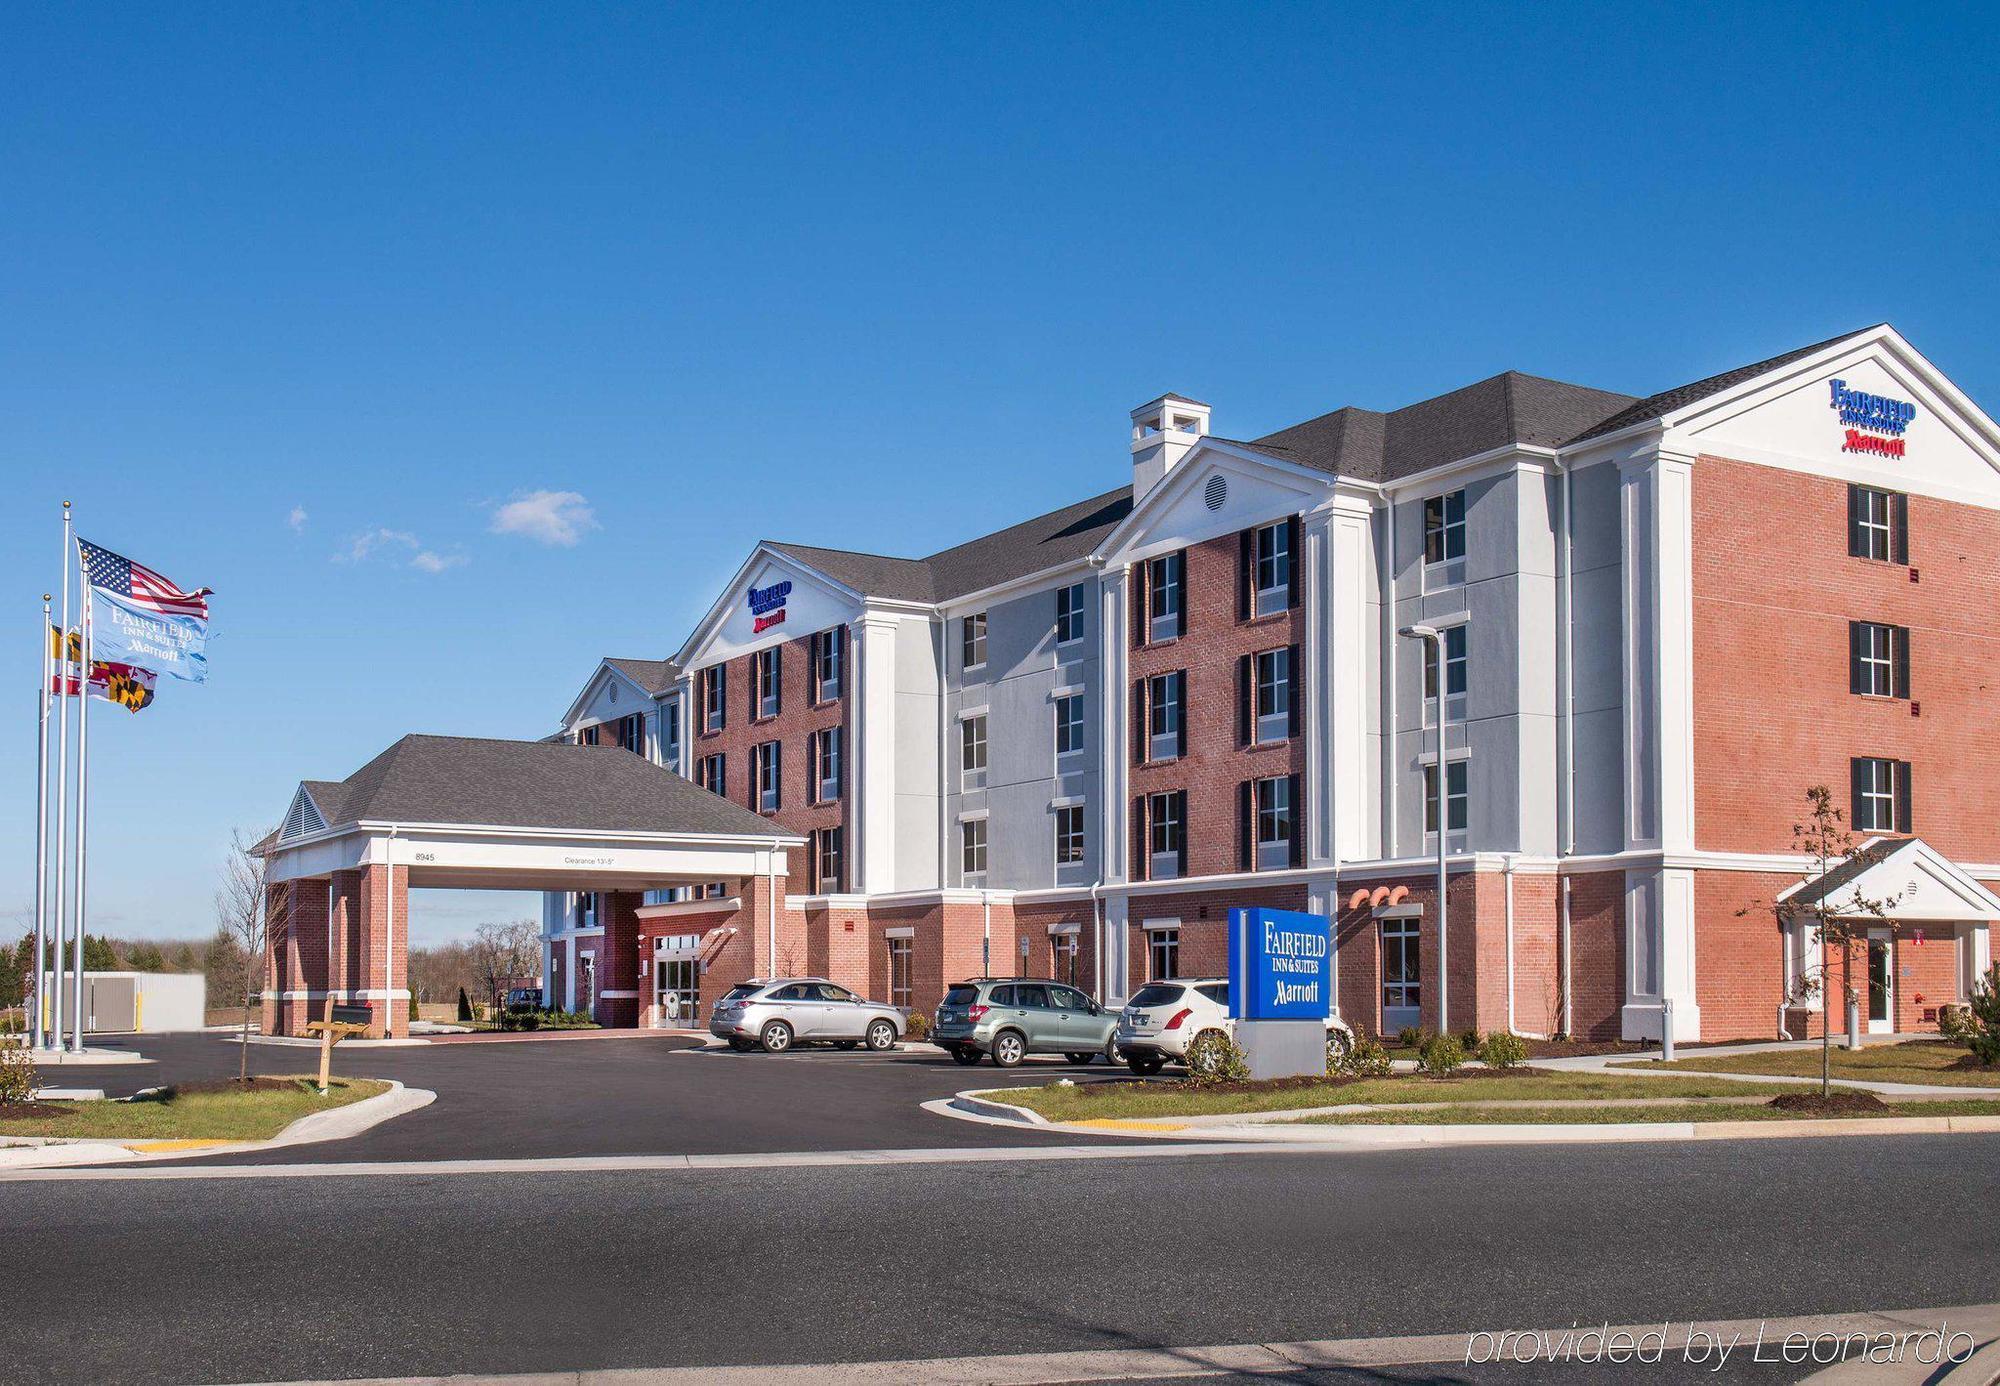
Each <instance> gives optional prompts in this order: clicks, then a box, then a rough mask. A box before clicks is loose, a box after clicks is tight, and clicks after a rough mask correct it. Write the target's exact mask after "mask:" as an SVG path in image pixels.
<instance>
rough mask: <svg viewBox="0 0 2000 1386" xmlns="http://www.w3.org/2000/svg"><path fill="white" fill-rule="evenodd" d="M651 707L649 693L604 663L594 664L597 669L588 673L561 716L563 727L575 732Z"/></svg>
mask: <svg viewBox="0 0 2000 1386" xmlns="http://www.w3.org/2000/svg"><path fill="white" fill-rule="evenodd" d="M652 707H653V695H652V694H651V693H649V692H648V691H647V690H646V689H644V688H642V687H641V686H640V685H639V684H638V682H637V681H636V680H634V679H633V678H632V676H631V675H629V674H627V673H626V672H625V671H624V670H622V669H620V668H619V667H618V666H617V665H615V664H612V663H609V662H606V663H603V664H599V665H598V666H597V672H596V673H594V674H592V675H591V676H590V682H589V683H586V684H585V685H584V686H583V692H581V693H579V694H578V695H577V698H576V701H575V702H573V703H571V704H570V705H569V711H568V712H567V713H566V714H564V716H563V727H564V728H565V729H566V730H569V731H575V730H576V729H577V728H578V727H587V726H589V725H590V724H591V723H593V722H609V721H612V720H614V719H615V718H619V717H626V716H629V715H631V714H632V713H634V712H649V711H651V710H652Z"/></svg>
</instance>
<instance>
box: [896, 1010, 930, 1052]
mask: <svg viewBox="0 0 2000 1386" xmlns="http://www.w3.org/2000/svg"><path fill="white" fill-rule="evenodd" d="M930 1037H931V1018H930V1016H929V1015H928V1014H927V1013H926V1012H923V1011H911V1012H910V1013H909V1014H908V1015H907V1016H905V1017H904V1018H903V1038H904V1039H906V1040H909V1041H910V1042H911V1043H913V1044H922V1043H923V1042H924V1041H925V1040H927V1039H929V1038H930Z"/></svg>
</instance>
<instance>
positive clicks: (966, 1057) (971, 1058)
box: [951, 1044, 979, 1065]
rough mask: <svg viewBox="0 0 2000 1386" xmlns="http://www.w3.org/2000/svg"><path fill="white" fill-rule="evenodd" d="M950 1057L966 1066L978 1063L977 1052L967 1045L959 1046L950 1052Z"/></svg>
mask: <svg viewBox="0 0 2000 1386" xmlns="http://www.w3.org/2000/svg"><path fill="white" fill-rule="evenodd" d="M951 1056H952V1058H954V1059H956V1060H958V1061H959V1062H960V1063H962V1064H966V1065H971V1064H976V1063H978V1062H979V1051H978V1050H977V1049H974V1048H973V1047H972V1046H971V1045H969V1044H961V1045H960V1046H959V1047H958V1048H956V1049H954V1050H952V1051H951Z"/></svg>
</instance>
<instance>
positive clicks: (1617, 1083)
mask: <svg viewBox="0 0 2000 1386" xmlns="http://www.w3.org/2000/svg"><path fill="white" fill-rule="evenodd" d="M1793 1090H1794V1089H1793V1087H1792V1085H1790V1084H1779V1083H1746V1082H1743V1081H1741V1080H1740V1079H1733V1078H1701V1077H1687V1078H1617V1077H1612V1076H1611V1075H1609V1074H1602V1073H1573V1072H1565V1071H1563V1070H1559V1069H1529V1070H1526V1071H1523V1072H1518V1073H1515V1074H1489V1073H1478V1072H1470V1073H1467V1074H1466V1075H1465V1076H1464V1077H1460V1078H1444V1079H1439V1078H1418V1077H1415V1076H1408V1077H1405V1076H1402V1075H1398V1076H1396V1077H1393V1078H1358V1079H1357V1078H1351V1079H1346V1080H1343V1081H1337V1082H1319V1083H1295V1084H1286V1085H1282V1086H1280V1085H1272V1086H1262V1085H1246V1087H1245V1088H1244V1089H1241V1090H1238V1091H1233V1092H1231V1091H1224V1092H1215V1091H1207V1092H1203V1091H1199V1090H1195V1089H1191V1088H1183V1087H1181V1086H1180V1085H1179V1084H1174V1083H1079V1084H1077V1085H1076V1086H1074V1087H1067V1088H1060V1087H1035V1088H1007V1089H1003V1090H1002V1091H999V1092H995V1093H989V1094H987V1095H988V1096H990V1097H992V1098H993V1099H994V1100H995V1101H999V1102H1010V1103H1013V1104H1014V1105H1016V1106H1021V1107H1028V1108H1031V1109H1033V1110H1034V1111H1036V1112H1038V1113H1040V1114H1041V1115H1042V1116H1045V1117H1047V1118H1048V1119H1049V1120H1050V1121H1088V1120H1092V1119H1095V1118H1103V1117H1139V1118H1144V1117H1176V1116H1211V1115H1223V1114H1227V1113H1232V1112H1282V1111H1289V1110H1294V1109H1297V1108H1300V1107H1335V1106H1340V1105H1342V1104H1345V1103H1355V1102H1365V1103H1368V1104H1370V1105H1375V1104H1381V1103H1404V1102H1448V1103H1465V1102H1521V1101H1537V1100H1540V1101H1549V1102H1571V1101H1591V1100H1598V1099H1603V1098H1628V1099H1629V1098H1658V1097H1754V1096H1757V1095H1759V1094H1766V1095H1768V1094H1774V1093H1780V1092H1790V1091H1793Z"/></svg>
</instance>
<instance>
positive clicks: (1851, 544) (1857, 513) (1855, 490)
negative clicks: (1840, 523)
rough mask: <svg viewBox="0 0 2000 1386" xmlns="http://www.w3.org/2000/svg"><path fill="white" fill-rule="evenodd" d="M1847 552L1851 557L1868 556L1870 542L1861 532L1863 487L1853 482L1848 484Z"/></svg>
mask: <svg viewBox="0 0 2000 1386" xmlns="http://www.w3.org/2000/svg"><path fill="white" fill-rule="evenodd" d="M1847 554H1848V557H1850V558H1866V557H1867V556H1868V544H1867V541H1866V539H1865V538H1864V537H1863V536H1862V533H1861V488H1860V487H1859V486H1856V485H1855V484H1854V483H1852V482H1849V483H1848V486H1847Z"/></svg>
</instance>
